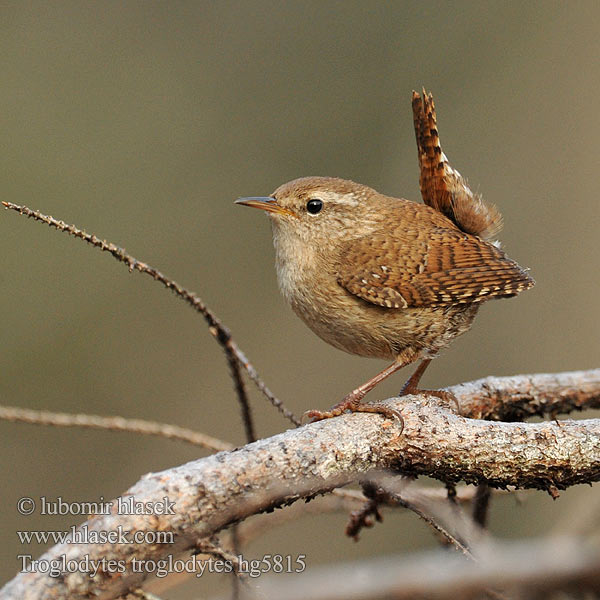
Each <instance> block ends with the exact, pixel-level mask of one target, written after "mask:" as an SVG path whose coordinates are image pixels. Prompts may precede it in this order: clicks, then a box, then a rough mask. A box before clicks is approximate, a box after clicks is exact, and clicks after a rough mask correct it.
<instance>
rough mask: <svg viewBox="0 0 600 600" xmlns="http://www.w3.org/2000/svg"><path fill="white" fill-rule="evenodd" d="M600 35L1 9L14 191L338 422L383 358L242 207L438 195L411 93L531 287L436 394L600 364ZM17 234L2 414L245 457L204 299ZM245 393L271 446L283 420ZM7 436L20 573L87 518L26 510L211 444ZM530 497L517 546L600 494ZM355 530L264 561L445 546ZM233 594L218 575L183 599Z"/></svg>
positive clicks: (432, 378)
mask: <svg viewBox="0 0 600 600" xmlns="http://www.w3.org/2000/svg"><path fill="white" fill-rule="evenodd" d="M599 19H600V5H599V4H598V3H597V2H526V3H524V2H489V1H485V2H466V1H461V2H453V3H449V2H427V3H423V2H357V1H344V2H323V1H319V2H285V3H282V2H266V1H260V2H191V1H188V2H173V1H171V2H161V3H159V2H131V1H129V2H111V3H109V2H96V3H82V2H65V1H62V2H53V3H45V2H27V3H25V2H14V3H2V6H1V7H0V32H1V34H0V62H1V65H2V68H1V73H2V75H1V80H2V85H1V86H0V127H1V130H0V131H1V136H0V144H1V147H2V165H3V168H2V172H3V176H2V186H3V191H2V198H3V199H6V200H10V201H12V202H15V203H22V204H27V205H28V206H30V207H32V208H36V209H40V210H41V211H42V212H45V213H47V214H51V215H53V216H55V217H56V218H59V219H63V220H65V221H67V222H69V223H75V224H77V225H78V226H79V227H82V228H85V229H86V230H87V231H88V232H92V233H95V234H96V235H98V236H99V237H101V238H106V239H107V240H110V241H112V242H115V243H116V244H119V245H121V246H124V247H126V248H127V250H129V251H130V252H131V253H133V254H134V255H135V256H136V257H137V258H138V259H140V260H143V261H146V262H148V263H150V264H151V265H153V266H155V267H156V268H158V269H160V270H161V271H163V272H164V273H166V274H168V275H170V276H171V277H173V278H175V279H176V280H177V281H178V282H180V283H181V284H183V285H185V286H187V287H189V288H191V289H193V290H195V291H197V292H198V293H199V294H200V295H201V296H202V298H203V299H204V300H205V301H206V302H207V303H208V304H209V306H210V307H212V308H213V309H214V310H215V311H216V312H217V314H218V315H219V316H220V317H221V318H222V319H223V320H224V322H225V323H226V324H227V325H228V326H229V327H230V328H231V329H232V331H233V333H234V336H235V339H236V341H237V342H238V344H239V345H240V346H241V347H242V348H243V350H244V351H245V352H246V353H247V355H248V356H249V358H250V360H251V361H253V363H254V364H255V366H256V367H257V369H258V370H259V372H260V373H261V375H262V376H263V377H264V379H265V381H266V382H267V384H268V385H269V386H270V387H271V388H272V390H273V391H274V392H275V393H276V394H277V395H278V396H280V397H281V398H282V399H283V400H284V401H285V403H286V404H287V405H288V406H289V407H290V408H292V409H293V410H294V411H295V412H296V413H297V414H300V413H302V412H303V411H304V410H306V409H308V408H317V407H321V408H325V407H328V406H330V405H331V404H332V403H334V402H336V401H338V400H339V399H340V398H341V397H342V396H343V395H344V394H345V393H347V392H348V391H349V390H351V389H352V388H353V387H355V386H356V385H357V384H359V383H362V382H363V381H364V380H366V379H367V378H369V377H370V376H372V375H373V374H374V373H375V372H376V371H377V370H379V369H380V368H382V367H383V366H384V365H383V363H381V362H379V361H373V360H367V359H362V358H357V357H353V356H350V355H346V354H344V353H342V352H340V351H338V350H335V349H334V348H331V347H329V346H328V345H326V344H325V343H324V342H322V341H321V340H319V339H318V338H317V337H316V336H315V335H314V334H312V333H311V332H310V331H309V330H308V329H307V328H306V327H305V326H304V325H303V324H302V323H301V322H300V321H299V320H298V319H297V318H296V317H295V316H294V315H293V313H292V312H291V310H289V308H288V307H287V306H286V305H285V304H284V302H283V300H282V299H281V297H280V296H279V293H278V290H277V284H276V279H275V271H274V267H273V250H272V244H271V234H270V228H269V225H268V222H267V219H266V217H265V216H264V215H262V214H258V212H256V211H251V210H248V209H244V208H240V207H235V206H234V205H233V201H234V200H235V198H237V197H239V196H245V195H267V194H269V193H270V192H271V191H272V190H273V189H275V188H276V187H277V186H278V185H279V184H281V183H283V182H285V181H287V180H289V179H293V178H296V177H299V176H303V175H333V176H339V177H345V178H351V179H353V180H355V181H359V182H361V183H365V184H368V185H370V186H372V187H374V188H376V189H377V190H379V191H381V192H383V193H386V194H390V195H396V196H404V197H407V198H410V199H414V200H420V193H419V188H418V168H417V157H416V147H415V142H414V134H413V125H412V113H411V107H410V95H411V91H412V90H413V89H420V88H421V86H423V85H424V86H426V87H427V88H428V89H430V90H431V91H432V92H433V93H434V96H435V100H436V103H437V108H438V118H439V125H440V133H441V140H442V144H443V147H444V150H445V151H446V153H447V154H448V156H449V158H450V161H451V164H452V165H453V166H454V167H456V168H457V169H459V170H460V172H461V173H462V174H463V175H465V176H466V177H468V179H469V181H470V183H471V185H472V187H473V188H474V189H475V190H478V191H480V192H482V193H483V194H484V197H485V198H486V199H487V200H489V201H491V202H494V203H496V204H497V205H498V206H499V208H500V209H501V211H502V213H503V215H504V218H505V229H504V232H503V233H502V234H501V239H502V241H503V243H504V246H505V248H506V249H507V250H508V252H509V254H510V256H511V257H513V258H514V259H516V260H518V261H519V262H520V264H522V265H523V266H527V267H531V270H532V274H533V276H534V277H535V279H536V280H537V285H536V287H535V288H534V289H533V290H532V291H530V292H527V293H525V294H523V295H522V296H520V297H519V298H517V299H514V300H511V301H502V302H490V303H488V304H486V305H485V306H484V307H483V309H482V310H481V311H480V314H479V316H478V318H477V319H476V322H475V326H474V327H473V330H472V331H471V333H470V334H469V335H467V336H465V337H463V338H460V339H459V340H457V341H456V342H455V343H454V344H453V346H452V347H451V348H450V349H449V350H448V351H446V353H445V354H444V355H443V356H442V358H440V359H439V360H437V361H435V362H434V364H433V365H432V366H431V367H430V369H429V371H428V373H427V376H426V377H425V378H424V384H425V385H426V386H444V385H449V384H452V383H457V382H461V381H466V380H469V379H474V378H479V377H483V376H486V375H492V374H493V375H507V374H516V373H531V372H551V371H564V370H571V369H586V368H592V367H596V366H598V359H597V356H598V350H599V346H600V343H599V339H600V325H599V320H598V314H597V306H598V298H599V296H600V285H599V282H598V268H599V264H600V260H599V257H598V230H599V225H600V208H599V202H598V195H599V189H600V179H599V176H598V163H599V152H598V147H597V140H598V139H599V138H600V119H599V117H598V108H597V105H598V94H599V92H600V62H599V61H598V56H600V41H599V40H600V38H599V36H598V25H597V24H598V22H599ZM0 232H1V233H0V248H1V253H2V269H1V270H0V278H1V282H2V289H3V294H2V298H1V305H0V314H1V315H2V317H1V340H2V343H1V346H0V351H1V353H2V356H1V359H0V360H1V365H2V370H1V373H2V375H1V377H0V386H1V387H0V397H1V402H2V403H4V404H8V405H19V406H24V407H31V408H39V409H47V410H56V411H67V412H87V413H94V414H106V415H112V414H119V415H123V416H127V417H143V418H149V419H154V420H158V421H164V422H168V423H175V424H180V425H184V426H188V427H192V428H195V429H197V430H200V431H203V432H206V433H210V434H212V435H214V436H217V437H221V438H223V439H226V440H228V441H230V442H233V443H236V444H242V443H243V441H244V437H243V428H242V426H241V422H240V417H239V411H238V408H237V405H236V400H235V396H234V393H233V390H232V385H231V381H230V379H229V376H228V372H227V368H226V364H225V361H224V358H223V356H222V352H221V350H220V349H219V348H218V347H217V345H216V344H215V343H214V341H213V339H212V338H211V336H210V335H209V334H208V333H207V330H206V327H205V324H204V322H203V320H202V319H201V318H199V317H198V316H197V315H196V314H195V313H194V312H193V311H192V310H191V309H190V308H188V307H187V306H186V305H185V304H184V303H183V302H181V301H179V300H177V299H176V298H175V297H174V296H173V295H172V294H170V293H168V292H167V291H165V290H164V289H163V288H162V287H161V286H160V285H158V284H156V283H154V282H153V281H151V280H150V279H149V278H147V277H144V276H141V275H139V274H136V273H133V274H130V273H128V272H127V269H126V268H125V267H124V266H122V265H119V264H117V263H116V262H115V261H114V260H113V259H111V258H110V257H109V256H108V255H103V254H101V253H100V252H98V251H97V250H94V249H92V248H90V247H87V246H86V245H84V244H83V243H82V242H80V241H77V240H74V239H72V238H69V237H68V236H66V235H64V234H59V233H57V232H56V231H54V230H50V229H49V228H48V227H46V226H42V225H40V224H36V223H34V222H32V221H28V220H27V219H25V218H23V217H20V216H18V215H17V214H15V213H12V212H5V211H2V212H1V213H0ZM405 375H407V373H402V375H399V376H396V377H395V378H393V381H389V382H386V384H385V385H382V386H380V387H379V388H378V390H377V391H376V392H374V394H375V396H377V395H378V396H380V397H385V396H388V395H391V394H393V393H394V392H395V391H397V390H398V389H399V388H400V386H401V384H402V382H403V379H404V376H405ZM249 389H251V393H252V401H253V408H254V414H255V416H256V420H257V424H258V430H259V433H260V435H261V436H267V435H270V434H273V433H276V432H279V431H281V430H283V429H286V428H287V427H288V423H287V422H286V421H284V420H282V419H281V418H280V417H279V416H278V414H276V412H275V411H274V410H273V409H272V408H271V407H270V406H268V405H267V404H266V402H265V401H264V400H263V398H262V397H261V396H260V395H259V394H258V393H256V392H255V391H254V389H253V388H252V387H251V386H249ZM0 431H1V434H0V435H1V439H2V450H3V452H2V455H1V460H2V465H1V477H2V486H1V488H2V489H1V492H0V493H1V503H2V504H1V507H2V511H1V515H0V519H2V529H1V531H2V544H1V549H0V552H1V553H2V556H1V558H2V560H1V564H2V573H1V576H0V577H1V581H6V580H7V579H8V578H10V577H11V576H12V575H13V574H14V573H15V572H16V571H17V569H18V567H19V563H18V562H17V560H16V555H17V554H27V553H31V554H33V555H34V556H38V555H39V554H40V553H41V552H42V550H43V548H41V547H39V546H35V545H34V546H22V545H21V544H19V542H18V539H17V537H16V535H15V530H16V529H42V530H49V529H66V528H68V526H70V525H71V524H76V523H79V521H80V519H78V518H66V519H65V518H51V517H40V516H38V515H34V516H31V517H27V518H26V517H19V516H18V514H17V511H16V501H17V499H18V498H19V497H21V496H33V497H39V496H42V495H44V496H47V497H49V498H55V497H56V496H62V497H63V498H65V499H66V500H68V501H93V500H96V499H98V498H99V497H100V496H103V497H104V498H105V499H109V498H113V497H115V496H117V495H118V494H119V493H121V492H122V491H124V490H125V489H127V488H128V487H129V486H130V485H132V484H133V483H134V482H135V481H137V479H138V478H139V477H140V476H141V475H142V474H143V473H146V472H148V471H158V470H161V469H164V468H168V467H171V466H174V465H177V464H180V463H182V462H184V461H187V460H191V459H194V458H196V457H198V456H201V455H202V451H201V450H198V449H195V448H192V447H188V446H185V445H183V444H181V443H176V442H169V441H163V440H157V439H151V438H144V437H140V436H135V435H130V434H119V433H110V432H96V431H94V432H92V431H82V430H74V429H56V428H41V427H37V426H28V425H21V424H10V423H4V422H0ZM527 498H528V499H527V502H526V503H525V504H524V505H522V506H518V505H517V504H516V503H515V502H514V500H513V499H510V498H503V499H500V500H498V501H497V502H496V503H495V505H494V507H493V512H492V527H493V530H494V532H495V533H496V534H497V535H499V536H501V537H518V536H523V535H533V534H542V533H545V532H546V531H547V530H548V529H550V528H552V527H554V526H556V524H559V525H560V523H561V522H562V523H564V522H566V521H565V520H566V519H568V517H569V514H572V512H573V511H578V510H579V509H578V508H577V507H578V506H584V505H585V506H588V507H589V506H594V502H597V501H598V489H597V488H583V487H581V486H580V487H579V488H577V489H573V490H569V491H568V492H566V493H564V494H563V495H562V496H561V498H560V499H559V500H558V501H556V502H552V500H551V499H550V497H549V496H547V495H545V494H543V493H537V494H532V495H529V496H527ZM344 523H345V516H344V515H336V516H325V517H310V518H307V519H306V521H303V522H301V523H298V524H295V525H289V526H286V527H285V528H282V529H278V530H274V531H272V532H270V533H269V534H268V535H267V536H266V537H265V538H264V539H263V540H262V541H260V542H257V543H255V544H253V545H252V546H251V547H250V548H249V549H248V550H247V551H246V553H247V554H248V556H249V557H256V556H261V555H262V554H263V553H264V552H270V553H277V552H279V553H287V552H291V553H303V554H307V564H308V567H309V568H310V565H311V564H312V565H316V564H318V563H321V562H324V561H329V560H333V559H336V560H343V559H350V558H356V557H360V556H371V555H376V554H384V553H390V552H395V551H411V550H415V549H418V548H422V547H424V546H429V545H435V543H436V542H435V540H434V539H433V537H432V536H431V535H430V533H429V532H428V531H427V529H426V528H425V527H424V526H423V525H421V524H420V523H419V522H417V519H416V517H414V515H409V514H396V515H394V516H391V517H388V518H387V519H386V521H385V523H384V524H383V525H378V526H377V527H376V528H375V529H374V530H371V531H366V532H365V533H364V534H363V536H362V540H361V542H360V543H359V544H354V543H353V542H351V541H350V540H349V539H347V538H345V537H344V535H343V526H344ZM324 541H326V543H324ZM226 584H227V581H225V579H224V578H223V576H222V577H221V578H219V577H218V576H215V577H213V578H210V580H209V578H206V577H205V578H203V579H202V580H201V581H200V582H193V585H187V586H185V587H184V588H182V589H181V590H179V591H178V592H177V593H172V594H171V595H170V596H169V597H173V598H175V597H177V598H179V597H181V598H184V597H188V596H186V590H187V593H189V597H196V596H197V594H198V593H203V590H204V591H206V592H208V591H212V590H214V589H215V588H218V587H220V586H225V585H226ZM222 589H226V588H225V587H223V588H222ZM177 594H179V595H177Z"/></svg>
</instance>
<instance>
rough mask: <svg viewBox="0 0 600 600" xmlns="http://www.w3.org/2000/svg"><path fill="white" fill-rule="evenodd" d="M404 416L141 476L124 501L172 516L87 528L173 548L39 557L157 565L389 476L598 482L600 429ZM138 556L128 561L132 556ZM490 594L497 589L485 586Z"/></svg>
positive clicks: (85, 549)
mask: <svg viewBox="0 0 600 600" xmlns="http://www.w3.org/2000/svg"><path fill="white" fill-rule="evenodd" d="M387 402H388V404H389V405H390V407H392V408H393V409H395V410H399V411H400V412H401V414H402V415H403V417H404V422H405V425H404V430H403V432H401V431H400V426H399V424H398V423H396V422H392V421H388V420H385V419H382V417H381V416H379V415H369V414H349V415H343V416H341V417H338V418H336V419H330V420H327V421H322V422H319V423H313V424H310V425H307V426H305V427H301V428H298V429H292V430H289V431H286V432H285V433H282V434H279V435H277V436H274V437H272V438H268V439H264V440H259V441H257V442H254V443H253V444H250V445H248V446H245V447H244V448H240V449H238V450H234V451H232V452H228V453H219V454H216V455H213V456H209V457H206V458H203V459H200V460H198V461H194V462H191V463H187V464H186V465H182V466H180V467H177V468H175V469H170V470H168V471H165V472H162V473H152V474H149V475H147V476H145V477H144V478H143V479H142V480H141V481H140V482H138V483H137V484H136V485H135V486H134V487H133V488H131V489H130V490H129V491H128V492H127V493H126V495H127V496H134V497H135V499H136V500H137V501H141V502H151V503H152V502H159V503H160V502H162V501H163V500H164V499H165V498H168V499H169V500H170V501H172V502H175V505H174V512H175V514H172V515H157V514H154V515H116V514H111V515H99V516H95V517H92V518H91V519H88V520H87V522H86V529H87V531H89V532H92V531H98V530H101V531H110V530H114V529H115V528H116V527H117V526H120V527H122V529H123V530H126V531H137V532H144V531H152V532H156V531H162V532H171V533H172V534H173V536H174V540H173V544H169V545H160V544H148V545H144V544H140V545H137V546H135V548H133V547H131V546H121V545H106V544H91V543H90V544H68V543H65V544H61V545H58V546H55V547H54V548H52V549H50V550H49V551H48V552H47V553H46V554H45V555H44V556H43V557H42V558H43V559H44V560H54V559H57V558H59V557H64V559H65V560H67V561H69V560H78V559H80V558H81V557H82V556H87V557H88V560H92V561H101V560H103V559H106V560H122V559H124V558H126V559H127V560H130V559H131V557H132V555H135V556H136V557H137V558H139V559H140V560H149V559H150V560H153V559H157V558H161V557H164V556H167V555H176V554H178V553H182V552H185V551H186V550H189V549H192V548H193V547H194V545H195V543H196V541H197V540H198V539H202V538H206V537H211V536H212V535H214V534H215V533H216V532H218V531H220V530H221V529H223V528H225V527H228V526H230V525H231V524H232V523H235V522H238V521H240V520H243V519H245V518H246V517H248V516H250V515H253V514H257V513H259V512H262V511H267V510H272V509H273V508H275V507H277V506H280V505H285V504H288V503H291V502H293V501H294V500H296V499H299V498H303V497H312V496H314V495H315V494H319V493H324V492H326V491H329V490H331V489H333V488H335V487H339V486H343V485H346V484H348V483H350V482H354V481H358V480H360V479H363V478H364V477H365V476H367V474H368V473H370V472H373V471H374V470H376V471H380V470H386V469H392V470H395V471H399V472H401V473H406V474H410V475H420V474H422V475H429V476H431V477H434V478H437V479H440V480H442V481H459V480H461V479H463V480H465V481H467V482H470V483H482V482H487V483H488V484H489V485H492V486H498V487H505V486H509V485H515V486H518V487H528V488H537V489H547V488H548V487H550V486H556V487H557V488H561V489H562V488H566V487H568V486H571V485H575V484H577V483H591V482H593V481H597V480H598V479H600V444H598V439H599V437H600V420H594V419H589V420H584V421H561V423H560V425H558V424H557V423H555V422H545V423H495V422H489V421H480V420H473V419H467V418H464V417H460V416H457V415H454V414H453V413H451V412H449V411H448V410H447V409H444V408H442V407H440V406H439V405H438V404H437V403H436V402H435V401H434V400H432V399H431V397H428V396H406V397H403V398H401V399H394V400H389V401H387ZM132 553H133V554H132ZM142 578H143V574H140V573H133V572H131V571H129V570H126V572H125V573H123V574H120V577H119V578H114V577H112V576H111V575H110V574H109V573H105V572H103V571H100V572H99V573H98V574H97V575H96V577H95V578H93V579H92V578H89V577H88V576H87V575H86V574H85V573H81V572H78V573H66V574H64V575H63V576H62V577H60V578H52V577H50V576H49V575H48V574H47V573H40V572H32V573H22V574H20V575H18V576H17V577H16V578H15V579H14V580H13V581H12V582H10V583H9V584H7V586H5V588H4V589H3V590H2V592H1V593H0V598H1V599H2V600H5V599H7V598H26V597H27V595H28V593H34V592H33V591H32V590H35V589H37V590H42V589H43V590H44V594H45V595H46V596H52V597H53V598H55V600H57V599H60V598H78V597H85V596H88V597H89V595H93V594H95V595H101V596H102V597H104V598H114V597H116V596H118V595H119V594H122V593H124V592H125V591H126V590H127V589H134V588H137V587H139V586H140V584H141V580H142ZM488 585H492V584H488Z"/></svg>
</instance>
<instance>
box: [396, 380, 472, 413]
mask: <svg viewBox="0 0 600 600" xmlns="http://www.w3.org/2000/svg"><path fill="white" fill-rule="evenodd" d="M409 381H410V380H409ZM410 394H424V395H426V396H435V397H436V398H439V399H440V400H443V401H444V402H447V403H448V404H454V406H455V407H456V412H457V413H458V414H460V404H459V403H458V398H457V397H456V396H455V395H454V394H453V393H452V392H448V391H446V390H420V389H418V388H417V387H416V386H410V385H405V386H404V387H403V388H402V390H401V391H400V394H398V395H399V396H408V395H410Z"/></svg>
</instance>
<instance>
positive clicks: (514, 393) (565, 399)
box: [448, 369, 600, 421]
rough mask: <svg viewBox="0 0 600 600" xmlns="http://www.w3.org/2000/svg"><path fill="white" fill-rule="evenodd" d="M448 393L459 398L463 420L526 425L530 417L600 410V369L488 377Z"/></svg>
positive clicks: (465, 384) (456, 387)
mask: <svg viewBox="0 0 600 600" xmlns="http://www.w3.org/2000/svg"><path fill="white" fill-rule="evenodd" d="M448 390H449V391H451V392H452V393H453V394H454V395H455V396H456V397H457V398H458V400H459V404H460V409H461V410H460V412H461V414H462V415H464V416H468V417H471V418H473V419H489V420H497V421H524V420H525V419H527V418H529V417H536V416H537V417H544V416H548V415H551V416H555V415H559V414H568V413H570V412H573V411H576V410H583V409H585V408H600V369H590V370H588V371H570V372H567V373H539V374H536V375H515V376H514V377H485V378H484V379H478V380H476V381H470V382H468V383H462V384H459V385H455V386H452V387H451V388H448Z"/></svg>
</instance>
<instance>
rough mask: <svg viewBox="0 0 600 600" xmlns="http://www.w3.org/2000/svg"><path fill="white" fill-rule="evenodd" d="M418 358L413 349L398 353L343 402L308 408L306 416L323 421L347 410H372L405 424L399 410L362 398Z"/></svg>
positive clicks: (371, 411)
mask: <svg viewBox="0 0 600 600" xmlns="http://www.w3.org/2000/svg"><path fill="white" fill-rule="evenodd" d="M416 358H417V355H416V353H415V352H414V351H413V350H412V349H407V350H405V351H404V352H402V353H401V354H399V355H398V357H397V358H396V360H395V361H394V362H393V363H392V364H391V365H389V366H388V367H386V368H385V369H383V371H380V372H379V373H377V375H375V377H373V378H371V379H369V381H367V382H365V383H363V384H362V385H360V386H358V387H357V388H356V389H355V390H353V391H352V392H350V393H349V394H348V395H347V396H346V397H345V398H344V399H343V400H342V401H341V402H339V403H338V404H336V405H334V406H332V407H331V408H330V409H329V410H327V411H320V410H308V411H306V412H305V413H304V417H306V418H308V419H311V420H312V421H313V422H314V421H321V420H322V419H331V418H332V417H338V416H340V415H341V414H343V413H344V412H346V411H347V410H349V411H350V412H370V413H379V414H380V415H383V416H384V417H387V418H389V419H394V418H396V419H398V420H399V421H401V422H402V424H403V425H404V420H403V419H402V416H401V415H400V413H399V412H398V411H397V410H394V409H392V408H389V407H388V406H385V405H384V404H365V403H363V402H362V399H363V398H364V397H365V395H366V394H367V393H368V392H370V391H371V390H372V389H373V388H374V387H375V386H376V385H377V384H378V383H380V382H382V381H383V380H384V379H387V378H388V377H389V376H390V375H392V374H393V373H395V372H396V371H398V370H399V369H401V368H402V367H405V366H406V365H408V364H409V363H411V362H413V361H414V360H415V359H416Z"/></svg>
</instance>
